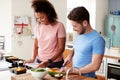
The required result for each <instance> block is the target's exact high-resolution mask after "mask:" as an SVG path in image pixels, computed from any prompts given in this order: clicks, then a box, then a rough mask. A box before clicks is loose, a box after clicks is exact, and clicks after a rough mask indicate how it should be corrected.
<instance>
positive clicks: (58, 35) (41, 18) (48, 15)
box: [25, 0, 66, 68]
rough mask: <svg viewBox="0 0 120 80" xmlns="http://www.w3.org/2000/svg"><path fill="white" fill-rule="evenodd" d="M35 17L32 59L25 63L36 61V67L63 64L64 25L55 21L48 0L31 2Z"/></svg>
mask: <svg viewBox="0 0 120 80" xmlns="http://www.w3.org/2000/svg"><path fill="white" fill-rule="evenodd" d="M32 8H33V9H34V13H35V17H36V21H37V24H36V27H35V31H34V34H35V39H34V52H33V58H32V59H29V60H26V61H25V63H31V62H34V61H35V60H36V59H37V62H38V63H39V65H38V66H37V67H49V68H53V67H58V68H60V67H61V66H62V64H63V63H64V60H63V51H64V48H65V42H66V32H65V28H64V25H63V24H62V23H61V22H59V21H57V14H56V11H55V9H54V7H53V5H52V4H51V3H50V2H49V1H48V0H35V1H33V2H32Z"/></svg>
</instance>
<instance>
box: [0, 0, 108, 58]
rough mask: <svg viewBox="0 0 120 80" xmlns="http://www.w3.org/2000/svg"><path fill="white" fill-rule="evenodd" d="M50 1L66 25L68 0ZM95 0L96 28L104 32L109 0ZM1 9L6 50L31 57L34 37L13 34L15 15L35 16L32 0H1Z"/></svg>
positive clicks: (1, 23) (22, 56)
mask: <svg viewBox="0 0 120 80" xmlns="http://www.w3.org/2000/svg"><path fill="white" fill-rule="evenodd" d="M49 1H50V2H51V3H52V4H53V5H54V6H55V9H56V11H57V13H58V17H59V20H60V21H62V22H63V23H64V25H65V27H66V12H67V0H49ZM91 1H92V0H91ZM93 1H95V5H96V8H95V6H92V9H94V10H96V15H93V16H95V21H96V22H95V29H97V31H101V32H102V33H104V18H105V15H106V14H107V11H108V8H107V6H108V2H107V1H108V0H93ZM6 2H7V3H6ZM6 5H7V6H6ZM61 5H62V6H61ZM0 11H1V14H2V15H0V25H1V26H0V35H5V36H6V44H5V47H6V48H5V51H6V52H7V53H9V54H12V55H15V56H19V57H21V58H24V59H28V58H30V57H31V56H32V51H33V38H31V36H16V35H14V34H13V27H14V25H13V17H14V16H30V17H32V18H33V17H34V14H33V11H32V9H31V0H0Z"/></svg>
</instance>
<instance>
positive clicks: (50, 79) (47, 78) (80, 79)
mask: <svg viewBox="0 0 120 80" xmlns="http://www.w3.org/2000/svg"><path fill="white" fill-rule="evenodd" d="M43 80H65V76H63V78H62V79H57V78H54V77H51V76H50V75H49V74H47V75H46V76H45V77H44V79H43ZM68 80H97V79H95V78H90V77H85V76H79V75H69V79H68Z"/></svg>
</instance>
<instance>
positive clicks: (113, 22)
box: [105, 15, 120, 46]
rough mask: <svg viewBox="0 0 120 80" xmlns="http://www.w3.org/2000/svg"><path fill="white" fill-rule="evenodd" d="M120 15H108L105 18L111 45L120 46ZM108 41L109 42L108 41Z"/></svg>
mask: <svg viewBox="0 0 120 80" xmlns="http://www.w3.org/2000/svg"><path fill="white" fill-rule="evenodd" d="M119 30H120V16H117V15H107V16H106V20H105V37H107V38H109V39H110V42H109V45H110V46H120V31H119ZM106 43H108V42H106Z"/></svg>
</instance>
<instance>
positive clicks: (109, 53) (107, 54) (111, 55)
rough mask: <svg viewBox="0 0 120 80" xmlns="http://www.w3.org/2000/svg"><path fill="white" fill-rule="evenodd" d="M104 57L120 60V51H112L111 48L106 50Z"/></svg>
mask: <svg viewBox="0 0 120 80" xmlns="http://www.w3.org/2000/svg"><path fill="white" fill-rule="evenodd" d="M104 57H106V58H112V59H117V60H120V53H116V52H114V51H111V50H110V49H106V50H105V54H104Z"/></svg>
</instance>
